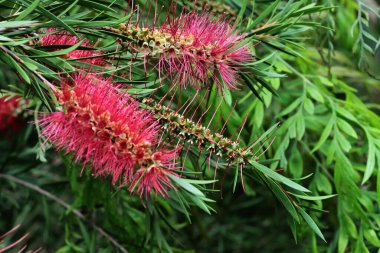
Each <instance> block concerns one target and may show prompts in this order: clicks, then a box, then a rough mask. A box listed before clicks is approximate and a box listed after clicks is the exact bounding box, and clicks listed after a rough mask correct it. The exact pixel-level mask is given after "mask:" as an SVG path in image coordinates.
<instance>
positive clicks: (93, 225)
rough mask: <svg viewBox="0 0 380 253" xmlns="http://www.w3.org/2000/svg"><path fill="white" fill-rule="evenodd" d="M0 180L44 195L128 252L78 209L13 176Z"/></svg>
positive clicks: (0, 175) (5, 176)
mask: <svg viewBox="0 0 380 253" xmlns="http://www.w3.org/2000/svg"><path fill="white" fill-rule="evenodd" d="M0 178H3V179H6V180H9V181H13V182H15V183H17V184H19V185H22V186H24V187H26V188H29V189H31V190H33V191H36V192H38V193H40V194H42V195H44V196H45V197H47V198H48V199H51V200H53V201H55V202H57V203H58V204H59V205H61V206H63V207H64V208H66V209H70V210H72V212H73V213H74V214H75V215H76V216H77V217H78V218H80V219H81V220H83V221H85V222H87V223H88V224H89V225H91V226H92V227H93V228H94V229H95V230H96V231H98V232H99V234H101V235H102V236H104V237H105V238H106V239H108V240H109V241H110V242H111V243H112V244H113V245H114V246H115V247H116V248H118V249H119V250H120V251H121V252H123V253H128V251H127V250H126V249H125V248H124V247H123V246H122V245H120V244H119V243H118V242H117V241H116V240H115V239H114V238H113V237H112V236H111V235H109V234H108V233H107V232H106V231H104V230H103V229H102V228H100V227H98V226H97V225H95V224H94V223H93V222H91V221H89V220H88V219H86V217H85V216H84V214H82V213H81V212H80V211H79V210H78V209H73V208H72V207H71V206H70V205H69V204H67V203H66V202H65V201H63V200H62V199H60V198H58V197H56V196H55V195H53V194H51V193H50V192H48V191H45V190H44V189H42V188H40V187H39V186H37V185H34V184H31V183H28V182H26V181H24V180H22V179H19V178H16V177H14V176H10V175H4V174H0Z"/></svg>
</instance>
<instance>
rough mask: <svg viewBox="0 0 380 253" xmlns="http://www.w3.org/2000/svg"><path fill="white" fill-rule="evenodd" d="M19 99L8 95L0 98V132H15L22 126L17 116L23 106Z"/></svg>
mask: <svg viewBox="0 0 380 253" xmlns="http://www.w3.org/2000/svg"><path fill="white" fill-rule="evenodd" d="M19 99H20V97H12V98H9V97H8V96H4V97H2V98H0V133H2V134H8V133H16V132H18V131H20V129H21V128H22V126H23V122H22V120H21V119H20V118H19V117H18V116H19V114H20V113H21V112H22V110H23V109H24V108H25V106H22V105H21V102H20V101H19Z"/></svg>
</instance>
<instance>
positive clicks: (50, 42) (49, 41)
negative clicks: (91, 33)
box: [38, 28, 105, 66]
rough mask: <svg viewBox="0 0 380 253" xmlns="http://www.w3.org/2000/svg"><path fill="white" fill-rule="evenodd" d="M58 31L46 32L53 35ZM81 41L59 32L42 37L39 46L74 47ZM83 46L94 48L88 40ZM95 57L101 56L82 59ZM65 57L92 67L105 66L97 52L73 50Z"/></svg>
mask: <svg viewBox="0 0 380 253" xmlns="http://www.w3.org/2000/svg"><path fill="white" fill-rule="evenodd" d="M56 30H57V29H55V28H48V29H47V30H46V32H47V33H52V32H55V31H56ZM80 41H81V39H80V38H78V37H76V36H74V35H72V34H70V33H69V32H66V31H59V32H58V33H53V34H49V35H45V36H43V37H41V39H40V40H39V42H38V45H40V46H61V45H67V46H73V45H75V44H77V43H79V42H80ZM81 46H82V47H88V48H94V45H93V44H92V43H91V42H90V41H88V40H84V41H83V43H82V44H81ZM94 56H99V57H96V58H89V59H81V58H88V57H94ZM65 57H66V58H68V59H80V61H82V62H86V63H89V64H92V65H98V66H102V65H104V64H105V62H104V60H103V58H102V57H101V56H100V55H99V52H97V51H95V50H73V51H71V52H69V53H68V54H67V55H66V56H65Z"/></svg>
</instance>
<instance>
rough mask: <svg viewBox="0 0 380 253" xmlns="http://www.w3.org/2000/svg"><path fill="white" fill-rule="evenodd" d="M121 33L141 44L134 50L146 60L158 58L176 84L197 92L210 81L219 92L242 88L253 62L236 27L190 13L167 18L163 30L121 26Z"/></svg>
mask: <svg viewBox="0 0 380 253" xmlns="http://www.w3.org/2000/svg"><path fill="white" fill-rule="evenodd" d="M121 32H122V33H123V34H124V35H126V36H129V37H131V38H132V39H133V40H134V41H136V42H137V43H131V47H130V48H132V49H133V50H135V51H137V52H139V53H142V54H143V55H144V57H150V56H157V57H158V58H159V61H158V64H157V66H158V70H159V72H160V75H161V74H166V75H167V76H169V77H170V78H171V79H172V80H173V82H174V83H175V84H180V85H181V86H183V87H186V86H187V85H191V86H193V87H196V88H197V89H200V88H201V85H202V84H204V83H206V82H207V81H208V80H209V79H211V80H212V81H214V82H215V83H216V84H217V85H218V87H219V89H220V90H221V89H223V88H224V87H225V86H226V87H227V88H230V89H236V88H237V86H239V76H238V70H239V69H241V68H243V65H244V63H246V62H250V61H252V54H251V53H250V52H249V49H250V47H251V46H250V45H249V44H248V43H245V42H243V40H244V37H243V36H241V35H237V34H236V33H235V32H234V30H233V27H231V26H230V25H229V24H228V23H227V22H225V21H222V20H217V21H215V20H213V19H212V17H211V16H209V15H208V14H201V15H199V14H195V13H189V14H185V15H181V16H180V17H179V18H177V19H173V20H172V19H171V18H170V17H168V18H167V23H166V24H164V25H162V26H160V27H151V28H139V27H136V26H134V25H125V24H123V25H121Z"/></svg>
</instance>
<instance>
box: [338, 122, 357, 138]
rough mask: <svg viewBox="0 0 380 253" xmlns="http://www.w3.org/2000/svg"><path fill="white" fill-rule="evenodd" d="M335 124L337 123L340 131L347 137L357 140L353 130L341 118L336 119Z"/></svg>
mask: <svg viewBox="0 0 380 253" xmlns="http://www.w3.org/2000/svg"><path fill="white" fill-rule="evenodd" d="M337 123H338V127H339V129H340V130H342V131H343V132H345V133H346V134H347V135H349V136H351V137H353V138H355V139H357V138H358V135H357V133H356V132H355V130H354V128H353V127H352V126H351V125H350V124H348V122H347V121H345V120H343V119H341V118H338V120H337Z"/></svg>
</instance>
